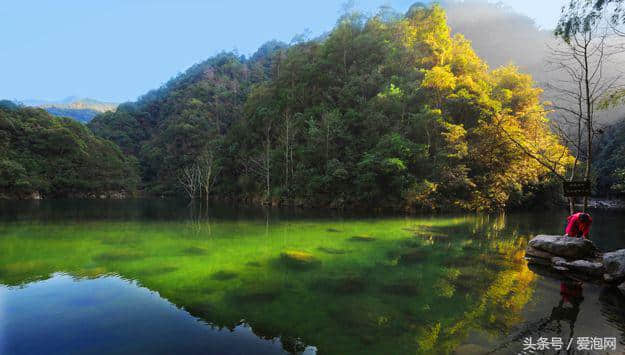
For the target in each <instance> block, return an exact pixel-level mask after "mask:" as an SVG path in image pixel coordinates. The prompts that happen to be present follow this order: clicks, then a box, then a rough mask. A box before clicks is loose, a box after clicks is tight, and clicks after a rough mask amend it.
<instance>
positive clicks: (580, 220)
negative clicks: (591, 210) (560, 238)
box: [565, 212, 592, 239]
mask: <svg viewBox="0 0 625 355" xmlns="http://www.w3.org/2000/svg"><path fill="white" fill-rule="evenodd" d="M591 224H592V218H591V217H590V215H589V214H588V213H586V212H578V213H575V214H572V215H570V216H569V217H568V218H567V225H566V230H565V233H566V234H565V235H566V236H568V237H577V238H580V237H583V238H586V239H587V238H588V233H589V232H590V225H591Z"/></svg>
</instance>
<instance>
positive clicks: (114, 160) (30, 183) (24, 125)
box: [0, 101, 138, 197]
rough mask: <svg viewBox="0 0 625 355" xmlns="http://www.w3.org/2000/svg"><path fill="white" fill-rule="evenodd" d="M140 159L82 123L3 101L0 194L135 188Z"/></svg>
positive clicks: (61, 193) (97, 192)
mask: <svg viewBox="0 0 625 355" xmlns="http://www.w3.org/2000/svg"><path fill="white" fill-rule="evenodd" d="M137 182H138V174H137V169H136V161H135V160H134V159H132V158H128V157H126V156H125V155H124V154H122V152H121V151H120V150H119V148H118V147H117V146H116V145H115V144H114V143H113V142H110V141H107V140H104V139H101V138H98V137H96V136H94V134H93V133H92V132H91V131H90V130H89V129H88V128H87V127H86V126H84V125H83V124H81V123H79V122H77V121H75V120H72V119H70V118H57V117H53V116H51V115H50V114H48V113H47V112H46V111H44V110H43V109H38V108H28V107H21V106H18V105H15V104H13V103H11V102H9V101H1V102H0V196H2V195H4V196H7V197H24V196H28V195H30V194H33V193H36V194H41V195H44V196H51V197H53V196H80V197H87V196H95V195H98V196H99V195H100V194H110V193H113V192H115V193H119V192H128V193H131V192H133V191H135V189H136V184H137Z"/></svg>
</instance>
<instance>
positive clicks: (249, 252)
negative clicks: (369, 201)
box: [0, 200, 625, 354]
mask: <svg viewBox="0 0 625 355" xmlns="http://www.w3.org/2000/svg"><path fill="white" fill-rule="evenodd" d="M565 217H566V215H565V213H564V212H559V211H555V212H554V211H543V212H538V213H511V214H500V215H477V214H467V215H414V216H397V215H395V216H388V215H357V214H345V213H343V214H341V213H335V212H320V211H301V210H277V209H273V210H262V209H246V208H238V209H237V208H233V207H226V206H221V207H220V206H211V207H210V208H207V207H201V206H195V207H190V206H188V205H187V204H186V203H185V202H181V201H168V200H129V201H62V200H60V201H40V202H15V201H5V202H1V203H0V353H2V354H43V353H46V354H112V353H131V354H136V353H150V354H159V353H161V354H171V353H185V354H207V353H209V354H210V353H215V354H248V353H255V354H277V353H289V352H290V353H307V354H313V353H319V354H363V353H371V354H390V353H392V354H404V353H412V354H414V353H422V354H432V353H441V354H445V353H449V354H453V353H458V354H471V353H474V354H478V353H485V352H489V353H494V354H507V353H521V352H523V350H524V341H526V340H527V339H528V338H529V337H532V338H533V339H534V341H536V339H538V338H539V337H545V338H549V339H551V338H561V339H562V340H563V342H564V343H565V346H566V343H567V342H568V341H569V339H576V340H575V342H577V341H578V339H580V338H582V339H584V338H585V337H597V338H614V339H616V349H617V352H619V353H621V352H622V351H623V350H625V345H624V344H625V297H623V296H621V295H620V294H619V293H618V291H617V290H615V289H612V288H608V287H604V286H600V285H593V284H589V283H584V284H580V283H575V282H568V281H561V280H559V279H557V278H554V277H550V276H548V275H545V276H543V275H541V274H538V273H536V272H534V271H532V269H530V268H528V266H527V264H526V262H525V260H524V248H525V245H526V243H527V241H528V240H529V239H530V238H531V237H532V236H533V235H535V234H540V233H547V234H561V233H562V231H563V230H564V223H565ZM593 218H594V221H595V222H594V226H593V230H592V232H591V234H592V237H593V240H594V241H595V243H597V245H598V246H599V247H600V248H602V249H605V250H612V249H617V248H625V219H624V218H622V214H618V213H607V212H603V213H599V212H597V213H594V214H593Z"/></svg>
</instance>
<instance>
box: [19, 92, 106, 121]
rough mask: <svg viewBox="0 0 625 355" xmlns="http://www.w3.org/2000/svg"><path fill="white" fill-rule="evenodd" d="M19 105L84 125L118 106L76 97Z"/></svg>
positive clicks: (28, 101)
mask: <svg viewBox="0 0 625 355" xmlns="http://www.w3.org/2000/svg"><path fill="white" fill-rule="evenodd" d="M21 104H23V105H25V106H32V107H39V108H43V109H44V110H46V111H48V113H50V114H51V115H53V116H57V117H70V118H73V119H75V120H78V121H80V122H83V123H86V122H89V121H91V119H92V118H94V117H95V116H97V115H98V114H100V113H104V112H109V111H115V109H117V106H118V104H117V103H112V102H102V101H98V100H95V99H90V98H80V97H78V96H68V97H66V98H64V99H61V100H56V101H53V100H37V99H33V100H24V101H23V102H21Z"/></svg>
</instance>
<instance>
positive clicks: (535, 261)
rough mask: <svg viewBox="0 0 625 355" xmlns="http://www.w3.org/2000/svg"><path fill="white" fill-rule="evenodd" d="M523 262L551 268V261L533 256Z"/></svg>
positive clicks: (527, 257)
mask: <svg viewBox="0 0 625 355" xmlns="http://www.w3.org/2000/svg"><path fill="white" fill-rule="evenodd" d="M525 260H527V263H528V264H529V265H544V266H551V260H549V259H543V258H536V257H533V256H526V257H525ZM446 266H447V265H446Z"/></svg>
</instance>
